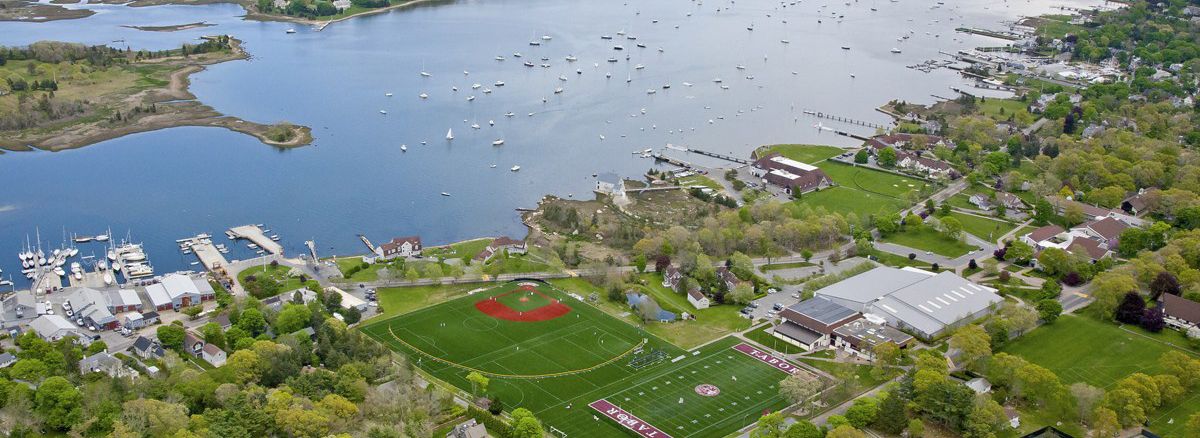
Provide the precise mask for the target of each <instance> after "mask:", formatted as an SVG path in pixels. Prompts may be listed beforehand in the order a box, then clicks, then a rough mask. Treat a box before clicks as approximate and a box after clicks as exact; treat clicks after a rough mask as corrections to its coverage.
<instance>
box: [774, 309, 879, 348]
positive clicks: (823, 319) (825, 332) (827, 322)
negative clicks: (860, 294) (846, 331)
mask: <svg viewBox="0 0 1200 438" xmlns="http://www.w3.org/2000/svg"><path fill="white" fill-rule="evenodd" d="M779 317H780V318H781V319H782V321H781V322H780V323H779V325H777V326H775V328H773V329H771V334H772V335H774V336H775V337H776V338H779V339H782V340H783V341H784V342H787V343H789V344H792V345H795V346H798V347H800V348H803V349H805V350H809V351H812V350H816V349H821V348H825V347H828V346H830V345H831V344H832V335H833V332H834V330H835V329H837V328H838V327H841V326H843V325H845V324H847V323H849V322H851V321H854V320H856V319H859V318H862V314H861V313H859V312H858V311H855V310H852V309H850V308H847V307H846V306H843V305H841V304H838V303H835V302H833V301H830V300H828V299H825V298H819V297H817V298H810V299H807V300H804V301H801V302H799V303H796V304H793V305H791V306H789V307H788V308H786V309H784V310H783V312H780V313H779Z"/></svg>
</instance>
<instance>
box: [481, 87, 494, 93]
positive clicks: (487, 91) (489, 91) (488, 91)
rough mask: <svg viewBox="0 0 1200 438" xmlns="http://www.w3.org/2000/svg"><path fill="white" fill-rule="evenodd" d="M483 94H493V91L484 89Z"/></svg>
mask: <svg viewBox="0 0 1200 438" xmlns="http://www.w3.org/2000/svg"><path fill="white" fill-rule="evenodd" d="M483 94H492V89H491V88H484V89H483Z"/></svg>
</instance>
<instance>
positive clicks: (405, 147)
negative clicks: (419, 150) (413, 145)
mask: <svg viewBox="0 0 1200 438" xmlns="http://www.w3.org/2000/svg"><path fill="white" fill-rule="evenodd" d="M400 152H408V145H405V144H402V145H400Z"/></svg>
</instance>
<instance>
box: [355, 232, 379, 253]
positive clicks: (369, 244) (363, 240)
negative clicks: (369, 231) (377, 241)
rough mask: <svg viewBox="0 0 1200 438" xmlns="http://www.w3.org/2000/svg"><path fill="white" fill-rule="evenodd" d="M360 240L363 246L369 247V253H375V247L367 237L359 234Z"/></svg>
mask: <svg viewBox="0 0 1200 438" xmlns="http://www.w3.org/2000/svg"><path fill="white" fill-rule="evenodd" d="M358 240H361V241H362V243H363V245H366V246H367V251H370V252H375V245H374V244H372V243H371V239H368V238H367V236H364V235H362V234H359V235H358Z"/></svg>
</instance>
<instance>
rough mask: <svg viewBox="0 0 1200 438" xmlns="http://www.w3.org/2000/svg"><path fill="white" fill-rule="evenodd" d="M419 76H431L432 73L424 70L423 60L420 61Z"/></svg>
mask: <svg viewBox="0 0 1200 438" xmlns="http://www.w3.org/2000/svg"><path fill="white" fill-rule="evenodd" d="M421 76H422V77H426V78H427V77H430V76H433V75H431V74H429V72H427V71H425V61H421Z"/></svg>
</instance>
